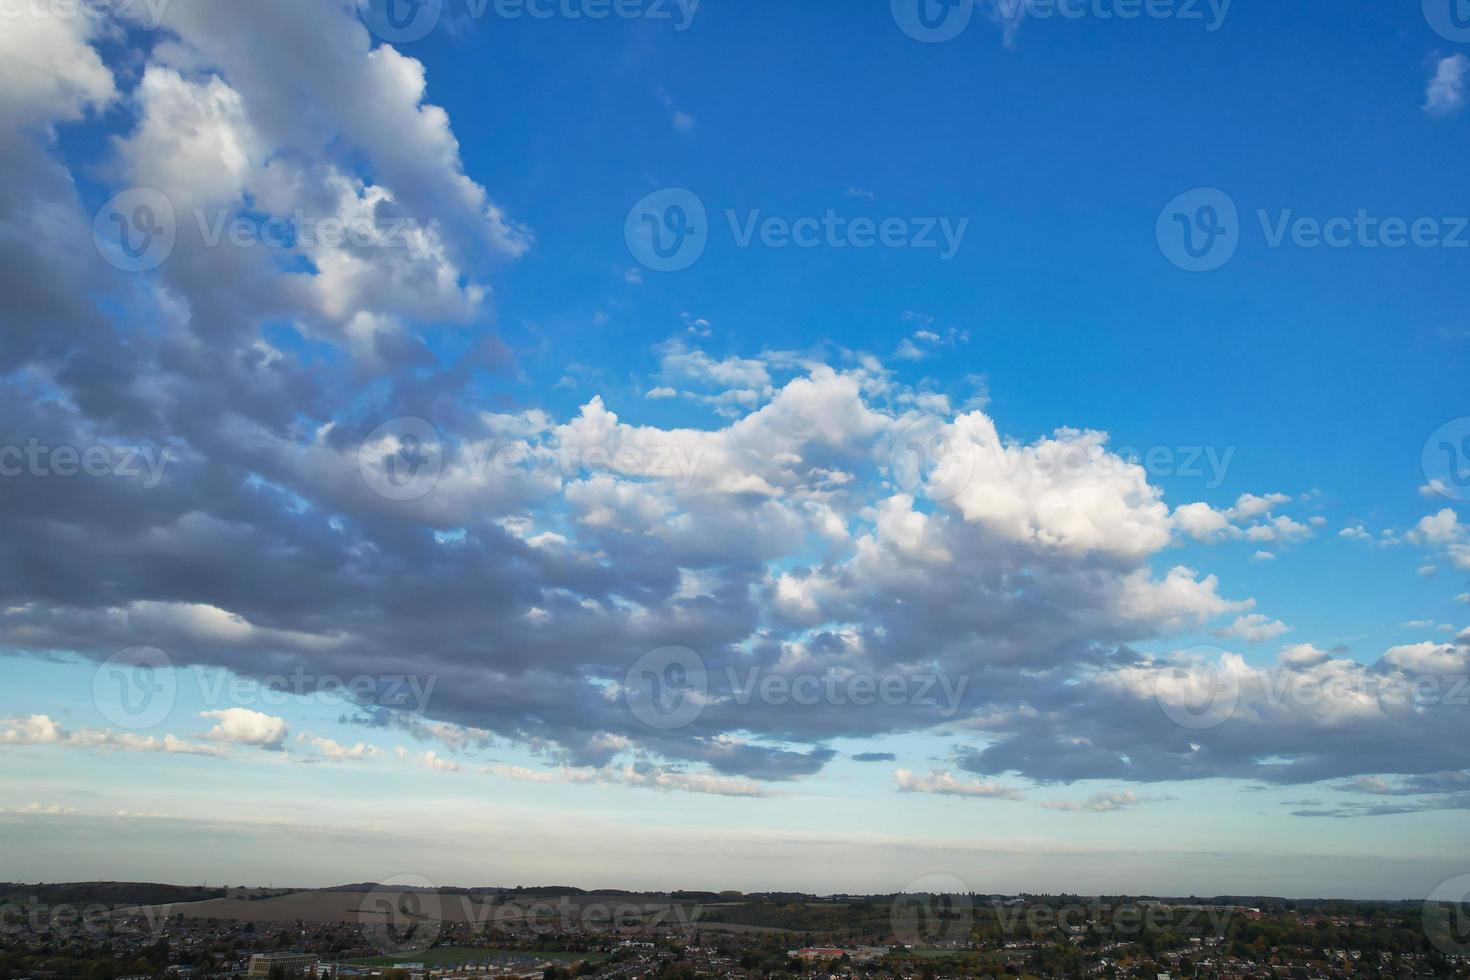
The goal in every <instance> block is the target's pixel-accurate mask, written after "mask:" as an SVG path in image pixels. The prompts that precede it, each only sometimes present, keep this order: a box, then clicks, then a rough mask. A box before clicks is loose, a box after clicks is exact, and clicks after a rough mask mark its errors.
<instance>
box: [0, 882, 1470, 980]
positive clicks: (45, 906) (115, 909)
mask: <svg viewBox="0 0 1470 980" xmlns="http://www.w3.org/2000/svg"><path fill="white" fill-rule="evenodd" d="M120 889H121V890H120ZM129 890H130V889H128V888H127V887H126V886H118V885H115V884H112V883H106V884H99V885H97V886H96V887H95V889H93V891H94V894H90V895H89V889H88V888H87V886H80V885H74V886H48V885H32V886H26V885H4V886H0V891H3V893H4V896H5V899H4V903H3V905H0V980H20V978H31V980H50V978H73V977H76V978H87V980H144V978H147V980H155V978H164V980H167V978H179V980H225V978H236V977H259V978H266V980H272V978H282V980H284V978H291V977H301V978H339V977H340V978H348V977H363V978H380V980H487V978H519V980H562V978H571V977H579V978H590V980H640V978H649V980H655V978H656V980H675V978H677V980H686V978H693V977H735V978H759V977H772V976H789V975H797V974H800V975H805V976H810V977H865V978H904V980H938V978H944V977H956V978H959V977H992V978H999V977H1016V978H1018V980H1019V978H1025V977H1037V978H1049V977H1066V978H1071V977H1104V978H1114V977H1132V978H1143V980H1174V978H1220V980H1317V978H1338V977H1365V978H1366V977H1373V978H1377V977H1384V978H1389V977H1392V978H1396V980H1409V978H1413V980H1417V978H1430V977H1435V978H1452V977H1470V955H1467V954H1470V944H1467V943H1466V942H1465V940H1466V936H1465V935H1464V920H1463V911H1464V910H1463V909H1462V908H1460V907H1458V906H1450V907H1446V906H1440V905H1436V904H1435V903H1417V902H1349V901H1326V900H1314V901H1289V900H1284V899H1271V898H1260V897H1253V898H1242V897H1229V898H1212V899H1199V898H1190V899H1181V898H1161V897H1150V898H1144V897H1119V896H1114V897H1101V896H1093V897H1086V896H1070V895H1068V896H1055V895H1053V896H1039V895H1020V896H1016V895H1010V896H1002V895H978V894H956V895H938V894H896V895H826V896H818V895H806V894H798V893H759V894H742V893H739V892H728V891H727V892H670V893H634V892H587V891H582V890H579V889H569V888H546V889H525V888H515V889H503V888H479V889H438V890H435V891H420V890H415V889H400V890H391V889H390V890H386V891H385V889H384V886H378V885H353V886H343V887H342V888H340V889H321V890H277V889H192V890H191V889H170V886H137V887H136V888H134V889H131V891H133V892H135V893H137V894H138V895H139V896H140V897H145V898H146V897H151V896H150V895H149V894H148V893H149V892H154V893H158V892H160V890H162V891H164V892H165V893H168V892H172V893H178V894H180V895H182V896H183V897H185V898H188V899H190V900H188V901H170V902H167V903H164V904H157V905H144V904H134V905H128V904H127V903H126V902H125V901H118V899H119V898H126V897H128V894H127V892H128V891H129ZM207 896H213V897H207ZM60 898H64V899H66V901H58V900H57V899H60ZM89 898H95V899H98V900H96V901H87V899H89ZM101 899H110V900H111V901H110V903H109V902H106V901H102V900H101ZM339 912H341V913H342V914H341V916H340V917H335V918H334V916H336V915H338V913H339ZM221 913H223V914H221ZM287 916H289V917H287Z"/></svg>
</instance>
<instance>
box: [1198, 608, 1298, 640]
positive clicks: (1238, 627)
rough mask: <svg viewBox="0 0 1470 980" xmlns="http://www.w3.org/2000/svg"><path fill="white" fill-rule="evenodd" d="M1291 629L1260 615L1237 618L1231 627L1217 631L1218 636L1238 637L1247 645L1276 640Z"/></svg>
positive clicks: (1276, 620) (1253, 614)
mask: <svg viewBox="0 0 1470 980" xmlns="http://www.w3.org/2000/svg"><path fill="white" fill-rule="evenodd" d="M1289 629H1291V627H1289V626H1287V625H1286V624H1285V623H1283V622H1282V621H1281V620H1279V619H1268V618H1267V617H1265V616H1263V615H1261V614H1260V613H1249V614H1247V615H1245V616H1237V617H1236V618H1235V622H1233V623H1231V624H1230V625H1229V626H1227V627H1225V628H1223V629H1218V630H1215V635H1216V636H1224V637H1237V638H1239V639H1242V640H1245V641H1246V642H1247V643H1264V642H1265V641H1266V640H1274V639H1275V638H1276V637H1278V636H1280V635H1281V634H1282V633H1285V632H1286V631H1287V630H1289Z"/></svg>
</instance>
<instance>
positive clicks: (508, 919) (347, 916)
mask: <svg viewBox="0 0 1470 980" xmlns="http://www.w3.org/2000/svg"><path fill="white" fill-rule="evenodd" d="M561 902H562V899H560V898H556V899H550V900H547V899H540V898H536V897H523V898H522V899H520V904H517V902H515V901H503V902H500V903H497V904H494V905H490V904H487V903H486V901H485V897H484V896H478V895H467V894H461V893H452V892H445V893H443V894H441V895H440V896H439V901H438V912H437V914H435V915H434V917H435V918H437V919H439V920H440V921H443V922H447V923H481V924H487V925H490V924H514V923H516V922H517V921H519V920H521V919H523V918H524V915H525V913H524V909H525V908H526V907H530V908H531V910H532V915H533V917H534V916H540V917H541V918H542V919H545V918H546V917H547V916H549V915H560V914H562V912H561V909H562V908H563V907H564V908H565V909H566V912H565V914H566V916H567V917H568V918H569V919H570V920H571V921H572V922H575V921H577V920H578V919H580V918H581V915H582V910H583V909H584V908H585V909H591V910H592V918H591V919H590V920H589V921H593V922H597V921H598V920H597V918H596V916H597V915H598V914H599V912H601V913H602V915H603V918H602V920H601V922H602V923H604V924H605V922H606V921H607V920H606V911H605V910H607V909H609V908H614V909H617V910H618V913H619V916H620V918H626V917H627V916H628V915H629V914H630V913H631V910H637V915H638V916H641V917H642V918H643V919H644V920H645V921H648V922H655V921H667V922H668V923H670V924H677V923H679V922H680V921H688V919H689V918H692V917H693V915H694V913H693V912H691V911H689V910H688V909H687V908H677V907H671V904H670V903H669V901H668V900H667V899H665V900H656V899H650V898H646V897H642V896H629V897H618V898H609V899H604V898H598V897H592V896H586V895H579V896H570V897H568V898H567V899H566V900H565V906H562V905H561V904H560V903H561ZM680 904H683V903H680ZM421 907H423V908H428V907H429V906H421ZM553 909H554V910H555V911H554V912H553V911H552V910H553ZM130 911H132V912H135V913H139V914H147V915H149V916H158V917H167V916H173V915H181V916H183V917H184V918H186V919H227V920H234V921H238V922H293V921H297V920H299V921H302V922H351V923H356V922H368V921H372V918H373V917H374V916H375V915H381V914H382V904H381V896H377V895H374V894H373V893H371V892H366V891H362V892H358V891H298V892H291V893H288V894H277V895H271V896H268V897H260V898H255V899H249V898H215V899H209V900H207V901H202V902H173V903H169V904H167V905H153V906H147V907H142V908H137V909H132V910H130ZM661 914H662V916H663V918H662V919H660V915H661ZM681 914H682V915H684V919H682V920H681V919H680V918H679V916H680V915H681Z"/></svg>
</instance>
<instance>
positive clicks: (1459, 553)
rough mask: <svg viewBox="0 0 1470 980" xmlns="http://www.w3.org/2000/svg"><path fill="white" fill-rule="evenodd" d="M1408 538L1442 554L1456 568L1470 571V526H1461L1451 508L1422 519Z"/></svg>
mask: <svg viewBox="0 0 1470 980" xmlns="http://www.w3.org/2000/svg"><path fill="white" fill-rule="evenodd" d="M1408 537H1409V540H1410V541H1412V542H1413V543H1415V544H1420V545H1425V546H1427V547H1429V548H1432V549H1434V550H1435V551H1438V552H1440V553H1441V554H1443V555H1444V557H1445V559H1446V560H1448V561H1449V563H1450V564H1451V565H1453V566H1454V567H1455V568H1458V569H1462V570H1465V571H1470V524H1461V523H1460V519H1459V517H1458V515H1456V514H1455V512H1454V511H1453V510H1451V509H1450V508H1448V507H1446V508H1444V509H1443V510H1441V511H1439V512H1437V513H1434V514H1429V515H1427V516H1425V517H1424V518H1422V519H1421V520H1420V521H1419V523H1418V524H1416V525H1414V529H1413V530H1412V531H1410V532H1409V535H1408Z"/></svg>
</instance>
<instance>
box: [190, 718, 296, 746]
mask: <svg viewBox="0 0 1470 980" xmlns="http://www.w3.org/2000/svg"><path fill="white" fill-rule="evenodd" d="M199 716H200V717H201V718H213V719H215V722H216V724H215V726H214V727H213V728H211V729H210V730H209V731H208V732H207V733H205V735H204V737H205V738H207V739H210V740H211V741H215V742H229V743H231V744H234V745H254V746H257V747H259V748H262V749H271V750H273V751H280V749H281V747H282V744H283V743H284V742H285V741H286V735H287V734H288V733H289V732H290V730H291V726H290V725H288V724H286V721H285V719H283V718H276V717H274V716H273V715H268V714H265V713H264V712H260V711H252V710H251V709H250V708H221V709H219V710H217V711H201V712H199Z"/></svg>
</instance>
